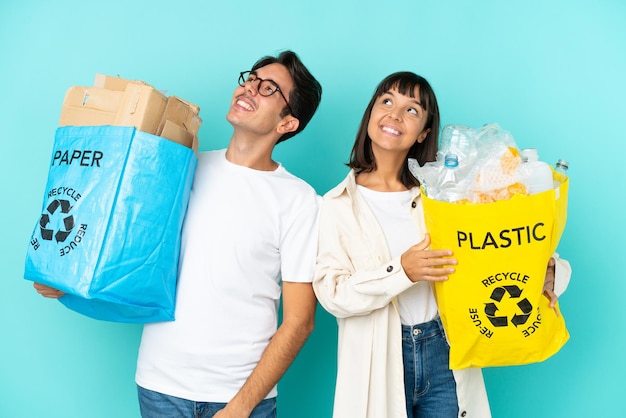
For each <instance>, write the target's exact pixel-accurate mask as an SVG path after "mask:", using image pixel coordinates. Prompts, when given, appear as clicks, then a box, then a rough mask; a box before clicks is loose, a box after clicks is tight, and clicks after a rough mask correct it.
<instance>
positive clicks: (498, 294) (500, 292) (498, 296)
mask: <svg viewBox="0 0 626 418" xmlns="http://www.w3.org/2000/svg"><path fill="white" fill-rule="evenodd" d="M505 292H506V291H505V290H504V289H503V288H501V287H496V288H495V289H493V292H491V299H492V300H495V301H496V302H500V301H501V300H502V297H503V296H504V293H505Z"/></svg>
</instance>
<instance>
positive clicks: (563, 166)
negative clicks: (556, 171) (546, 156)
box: [555, 160, 569, 170]
mask: <svg viewBox="0 0 626 418" xmlns="http://www.w3.org/2000/svg"><path fill="white" fill-rule="evenodd" d="M555 166H556V168H561V169H563V170H567V169H568V168H569V163H568V162H567V161H566V160H559V161H557V162H556V164H555Z"/></svg>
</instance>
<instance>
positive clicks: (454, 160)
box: [443, 153, 459, 168]
mask: <svg viewBox="0 0 626 418" xmlns="http://www.w3.org/2000/svg"><path fill="white" fill-rule="evenodd" d="M443 165H444V166H446V167H450V168H454V167H457V166H458V165H459V157H457V155H456V154H452V153H448V154H446V157H445V159H444V161H443Z"/></svg>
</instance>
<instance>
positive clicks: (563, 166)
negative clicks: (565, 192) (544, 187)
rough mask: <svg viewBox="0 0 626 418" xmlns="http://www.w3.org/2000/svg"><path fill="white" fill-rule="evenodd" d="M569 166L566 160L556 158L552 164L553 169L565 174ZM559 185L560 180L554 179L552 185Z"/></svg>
mask: <svg viewBox="0 0 626 418" xmlns="http://www.w3.org/2000/svg"><path fill="white" fill-rule="evenodd" d="M568 168H569V163H568V162H567V161H566V160H558V161H557V162H556V164H554V171H556V172H558V173H561V174H563V175H565V176H567V169H568ZM560 185H561V182H560V181H558V180H556V179H555V180H554V187H555V188H557V187H559V186H560Z"/></svg>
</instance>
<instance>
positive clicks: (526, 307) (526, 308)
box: [517, 298, 533, 314]
mask: <svg viewBox="0 0 626 418" xmlns="http://www.w3.org/2000/svg"><path fill="white" fill-rule="evenodd" d="M517 306H519V308H520V309H521V310H522V312H524V313H525V314H529V313H530V312H531V311H532V310H533V305H532V304H531V303H530V302H529V301H528V299H526V298H524V299H522V300H520V301H519V302H517Z"/></svg>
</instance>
